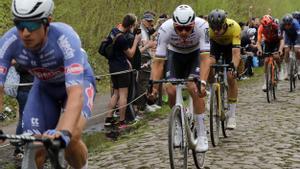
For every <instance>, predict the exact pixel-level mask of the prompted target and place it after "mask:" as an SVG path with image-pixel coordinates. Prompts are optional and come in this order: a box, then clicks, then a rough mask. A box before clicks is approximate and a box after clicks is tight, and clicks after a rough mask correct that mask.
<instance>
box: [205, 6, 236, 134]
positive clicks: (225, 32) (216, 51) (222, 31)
mask: <svg viewBox="0 0 300 169" xmlns="http://www.w3.org/2000/svg"><path fill="white" fill-rule="evenodd" d="M208 23H209V28H210V29H209V37H210V40H211V42H210V44H211V47H210V48H211V56H212V57H213V58H214V62H216V61H217V60H219V58H220V56H221V54H223V60H225V63H226V64H230V65H231V67H232V68H233V69H234V71H231V72H229V73H228V74H227V76H228V85H229V88H228V103H229V112H228V113H227V116H228V121H227V128H228V129H235V127H236V118H235V114H236V104H237V96H238V86H237V80H236V73H235V72H236V70H237V67H238V65H239V63H240V60H241V56H240V53H241V52H240V45H241V37H240V34H241V28H240V26H239V24H238V23H237V22H236V21H234V20H232V19H229V18H227V14H226V12H225V11H224V10H222V9H214V10H212V11H211V12H210V14H209V15H208Z"/></svg>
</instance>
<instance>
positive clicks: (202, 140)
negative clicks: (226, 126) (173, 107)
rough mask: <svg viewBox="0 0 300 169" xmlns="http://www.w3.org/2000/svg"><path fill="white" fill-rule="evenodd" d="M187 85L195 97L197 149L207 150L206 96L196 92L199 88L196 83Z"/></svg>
mask: <svg viewBox="0 0 300 169" xmlns="http://www.w3.org/2000/svg"><path fill="white" fill-rule="evenodd" d="M187 86H188V90H189V93H190V95H191V97H192V99H193V106H194V116H195V119H196V126H195V127H196V130H197V133H198V137H197V146H196V151H197V152H205V151H207V150H208V139H207V135H206V128H205V123H204V118H205V100H204V98H200V97H199V95H198V93H197V92H195V91H196V90H197V87H196V85H195V83H189V84H188V85H187Z"/></svg>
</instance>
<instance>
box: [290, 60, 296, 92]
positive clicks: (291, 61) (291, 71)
mask: <svg viewBox="0 0 300 169" xmlns="http://www.w3.org/2000/svg"><path fill="white" fill-rule="evenodd" d="M294 61H295V60H294V59H292V58H291V59H290V64H291V66H290V72H289V75H290V77H289V82H290V92H293V90H294V81H295V77H294V75H295V74H294V72H295V71H294Z"/></svg>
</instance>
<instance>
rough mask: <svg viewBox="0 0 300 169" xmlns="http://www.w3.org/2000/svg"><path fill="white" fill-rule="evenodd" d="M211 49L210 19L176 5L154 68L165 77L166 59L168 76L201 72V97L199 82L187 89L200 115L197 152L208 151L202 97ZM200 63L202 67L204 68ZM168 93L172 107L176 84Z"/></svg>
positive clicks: (161, 34) (153, 73) (159, 43)
mask: <svg viewBox="0 0 300 169" xmlns="http://www.w3.org/2000/svg"><path fill="white" fill-rule="evenodd" d="M209 51H210V42H209V36H208V23H207V22H206V21H205V20H203V19H201V18H198V17H196V16H195V12H194V10H193V9H192V8H191V7H190V6H188V5H180V6H178V7H177V8H176V9H175V11H174V13H173V19H169V20H167V21H166V22H164V23H163V24H162V26H161V27H160V29H159V31H158V41H157V49H156V56H155V58H154V61H153V65H152V69H151V77H152V79H153V80H159V79H160V78H162V77H163V68H164V63H165V60H167V73H166V77H167V78H169V79H172V78H179V79H182V78H188V77H191V76H197V77H199V76H200V79H201V84H202V86H201V89H202V90H201V96H200V97H199V95H198V94H197V88H196V85H195V84H194V83H190V84H188V90H189V92H190V94H191V96H192V98H193V102H194V110H195V111H194V113H195V115H196V119H197V123H196V129H197V132H198V133H200V134H199V136H198V138H197V147H196V151H197V152H205V151H207V149H208V142H207V136H206V130H205V124H204V114H205V113H204V112H205V104H204V98H203V97H204V96H205V86H206V80H207V78H208V74H209V68H210V55H209ZM200 60H201V62H200ZM199 67H201V71H200V69H199ZM157 91H158V86H157V85H156V86H153V92H152V94H151V95H150V96H149V98H151V97H152V96H154V97H155V96H156V94H157ZM167 93H168V95H169V105H170V106H171V107H172V106H173V105H174V104H175V99H176V98H175V97H176V89H175V87H168V88H167ZM175 144H176V141H175Z"/></svg>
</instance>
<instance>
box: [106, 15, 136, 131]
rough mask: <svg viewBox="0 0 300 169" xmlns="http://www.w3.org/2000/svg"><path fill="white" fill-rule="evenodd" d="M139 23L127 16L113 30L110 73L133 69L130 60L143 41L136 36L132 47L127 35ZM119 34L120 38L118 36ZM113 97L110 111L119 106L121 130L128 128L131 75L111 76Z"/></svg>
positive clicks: (111, 121) (109, 121) (131, 16)
mask: <svg viewBox="0 0 300 169" xmlns="http://www.w3.org/2000/svg"><path fill="white" fill-rule="evenodd" d="M136 22H137V17H136V16H135V15H134V14H127V15H125V16H124V18H123V22H122V24H119V25H118V26H117V27H116V28H113V29H112V30H111V33H112V34H113V35H114V36H115V37H117V38H116V40H115V43H114V46H113V49H114V50H113V51H114V52H113V57H112V58H110V59H109V61H108V63H109V72H110V73H115V72H122V71H126V70H129V69H131V68H132V66H131V64H130V62H129V59H131V58H132V57H134V54H135V51H136V49H137V46H138V43H139V42H140V41H141V35H140V34H139V35H136V36H135V37H134V41H133V44H132V46H131V47H130V44H129V41H128V40H127V39H126V37H125V34H126V33H128V32H130V31H133V29H134V28H135V25H136ZM118 34H119V36H118ZM111 81H112V84H113V86H112V88H113V95H112V97H111V100H110V102H109V104H108V109H109V110H112V109H113V108H115V106H116V105H117V104H118V107H120V108H119V112H120V120H119V126H118V127H119V129H124V128H127V125H126V123H125V110H126V106H125V105H126V104H127V96H128V87H129V85H130V74H129V73H122V74H117V75H112V76H111ZM112 114H113V111H110V112H109V113H108V114H107V118H106V120H105V126H106V127H109V126H111V125H112V123H113V119H112Z"/></svg>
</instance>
